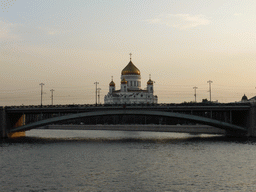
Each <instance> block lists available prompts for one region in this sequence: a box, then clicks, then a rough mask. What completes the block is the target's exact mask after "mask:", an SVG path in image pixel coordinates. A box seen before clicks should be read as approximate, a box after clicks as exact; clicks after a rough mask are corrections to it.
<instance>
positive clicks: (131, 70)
mask: <svg viewBox="0 0 256 192" xmlns="http://www.w3.org/2000/svg"><path fill="white" fill-rule="evenodd" d="M121 74H122V75H140V70H139V69H138V68H137V67H136V66H135V65H134V64H133V63H132V61H130V62H129V63H128V65H126V67H125V68H124V69H123V70H122V73H121Z"/></svg>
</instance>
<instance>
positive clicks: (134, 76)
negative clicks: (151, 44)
mask: <svg viewBox="0 0 256 192" xmlns="http://www.w3.org/2000/svg"><path fill="white" fill-rule="evenodd" d="M130 55H131V54H130ZM153 85H154V82H153V81H152V80H151V77H149V80H148V82H147V88H146V89H141V76H140V70H139V69H138V68H137V67H136V66H135V65H134V64H133V63H132V61H131V58H130V62H129V63H128V65H127V66H126V67H125V68H124V69H123V70H122V72H121V82H120V89H119V90H116V87H115V83H114V81H113V78H112V80H111V82H110V83H109V92H108V94H107V95H105V97H104V103H105V104H152V103H157V99H158V98H157V96H156V95H154V87H153Z"/></svg>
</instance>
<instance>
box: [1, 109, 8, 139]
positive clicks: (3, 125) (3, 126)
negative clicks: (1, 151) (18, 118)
mask: <svg viewBox="0 0 256 192" xmlns="http://www.w3.org/2000/svg"><path fill="white" fill-rule="evenodd" d="M7 137H8V130H7V122H6V112H5V108H4V107H0V139H3V138H7Z"/></svg>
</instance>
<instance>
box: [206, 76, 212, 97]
mask: <svg viewBox="0 0 256 192" xmlns="http://www.w3.org/2000/svg"><path fill="white" fill-rule="evenodd" d="M207 83H209V92H210V101H212V87H211V84H212V83H213V82H212V81H211V80H209V81H207Z"/></svg>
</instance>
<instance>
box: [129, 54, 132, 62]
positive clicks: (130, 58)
mask: <svg viewBox="0 0 256 192" xmlns="http://www.w3.org/2000/svg"><path fill="white" fill-rule="evenodd" d="M129 55H130V61H131V60H132V54H131V53H130V54H129Z"/></svg>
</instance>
